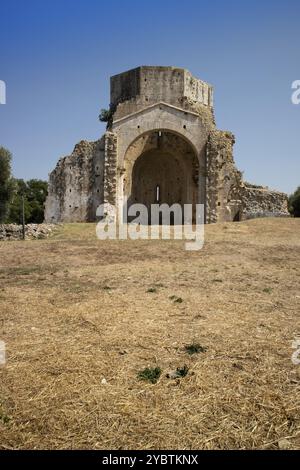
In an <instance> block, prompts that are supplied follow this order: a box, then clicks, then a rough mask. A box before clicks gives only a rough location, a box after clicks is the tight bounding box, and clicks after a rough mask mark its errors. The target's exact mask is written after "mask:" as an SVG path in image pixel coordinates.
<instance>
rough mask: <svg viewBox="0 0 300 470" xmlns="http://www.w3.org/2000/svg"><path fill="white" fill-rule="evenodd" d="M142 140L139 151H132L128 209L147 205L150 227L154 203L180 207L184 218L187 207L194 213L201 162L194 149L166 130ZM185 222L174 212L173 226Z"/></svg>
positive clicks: (136, 148)
mask: <svg viewBox="0 0 300 470" xmlns="http://www.w3.org/2000/svg"><path fill="white" fill-rule="evenodd" d="M141 139H143V140H142V141H141V143H142V145H136V144H135V151H132V150H131V152H130V151H129V156H130V157H131V165H128V169H127V178H128V180H129V181H130V183H131V184H130V185H128V186H130V188H129V187H128V189H130V192H129V194H128V207H130V206H131V205H132V204H143V205H145V206H146V207H147V210H148V214H149V217H148V219H147V223H148V224H150V223H151V222H153V221H151V217H150V215H151V205H152V204H167V205H168V206H172V205H173V204H179V205H180V206H181V208H182V215H183V211H184V204H192V205H193V214H194V211H195V204H196V201H197V171H198V164H197V163H198V160H197V157H196V155H195V152H194V150H193V149H192V147H191V146H190V145H189V144H188V142H187V141H186V140H185V139H183V138H182V137H180V136H178V135H177V134H174V133H171V132H166V131H155V132H152V133H150V134H148V135H147V136H143V137H142V138H141ZM128 173H131V174H128ZM125 188H126V186H125ZM138 215H139V214H137V216H138ZM132 218H134V217H131V218H130V217H129V218H128V220H129V221H130V220H132ZM159 222H160V223H161V217H160V220H159ZM182 222H183V218H181V220H180V222H179V221H178V220H176V217H175V218H174V215H173V213H172V212H171V219H170V223H171V224H174V223H182Z"/></svg>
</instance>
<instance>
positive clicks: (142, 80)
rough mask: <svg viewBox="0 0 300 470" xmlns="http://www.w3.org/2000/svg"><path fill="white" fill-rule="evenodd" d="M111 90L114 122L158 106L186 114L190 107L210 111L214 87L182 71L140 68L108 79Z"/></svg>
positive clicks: (164, 68)
mask: <svg viewBox="0 0 300 470" xmlns="http://www.w3.org/2000/svg"><path fill="white" fill-rule="evenodd" d="M110 86H111V97H110V100H111V107H112V109H113V110H114V111H115V113H114V120H117V119H121V118H122V117H124V116H128V115H130V114H132V113H135V112H137V111H140V110H141V109H144V108H146V107H148V106H151V105H153V104H156V103H160V102H161V103H168V104H171V105H173V106H177V107H180V108H183V109H186V110H190V109H191V103H199V104H202V105H204V106H206V107H209V108H212V107H213V87H212V86H211V85H209V84H208V83H206V82H203V81H202V80H199V79H197V78H195V77H193V76H192V75H191V74H190V72H189V71H188V70H185V69H182V68H177V67H152V66H142V67H138V68H136V69H133V70H129V71H128V72H124V73H121V74H118V75H115V76H113V77H111V80H110Z"/></svg>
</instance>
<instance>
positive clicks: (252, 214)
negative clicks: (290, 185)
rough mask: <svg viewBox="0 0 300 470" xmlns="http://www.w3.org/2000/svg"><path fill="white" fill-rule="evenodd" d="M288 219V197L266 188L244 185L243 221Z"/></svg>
mask: <svg viewBox="0 0 300 470" xmlns="http://www.w3.org/2000/svg"><path fill="white" fill-rule="evenodd" d="M270 216H271V217H288V216H289V212H288V196H287V195H286V194H285V193H281V192H279V191H271V190H270V189H269V188H266V187H257V186H254V185H250V184H249V183H245V188H244V192H243V219H253V218H256V217H270Z"/></svg>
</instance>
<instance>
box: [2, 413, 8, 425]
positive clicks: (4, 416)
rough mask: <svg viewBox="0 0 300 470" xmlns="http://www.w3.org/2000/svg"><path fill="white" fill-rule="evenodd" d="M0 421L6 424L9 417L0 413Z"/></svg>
mask: <svg viewBox="0 0 300 470" xmlns="http://www.w3.org/2000/svg"><path fill="white" fill-rule="evenodd" d="M0 421H2V423H3V424H7V423H9V421H10V417H9V416H7V415H6V414H4V413H1V412H0Z"/></svg>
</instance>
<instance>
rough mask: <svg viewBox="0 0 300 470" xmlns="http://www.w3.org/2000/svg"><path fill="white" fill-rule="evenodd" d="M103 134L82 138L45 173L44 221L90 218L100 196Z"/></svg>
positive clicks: (102, 186) (102, 192) (90, 219)
mask: <svg viewBox="0 0 300 470" xmlns="http://www.w3.org/2000/svg"><path fill="white" fill-rule="evenodd" d="M104 154H105V135H104V136H103V138H102V139H100V140H97V141H95V142H87V141H85V140H82V141H81V142H79V143H78V144H77V145H76V146H75V148H74V150H73V152H72V154H71V155H70V156H67V157H64V158H61V159H60V160H59V161H58V163H57V165H56V168H55V169H54V170H53V172H52V173H51V174H50V177H49V189H48V198H47V201H46V207H45V221H46V222H48V223H51V222H54V223H56V222H90V221H94V220H95V217H96V209H97V207H98V205H99V204H101V203H102V202H103V198H104V160H105V158H104Z"/></svg>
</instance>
